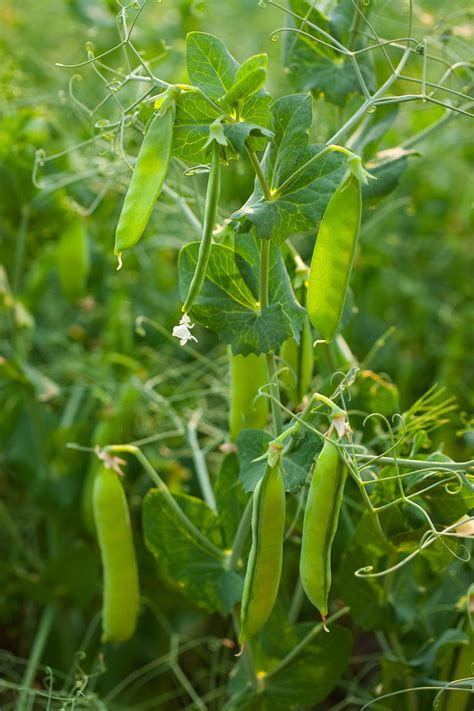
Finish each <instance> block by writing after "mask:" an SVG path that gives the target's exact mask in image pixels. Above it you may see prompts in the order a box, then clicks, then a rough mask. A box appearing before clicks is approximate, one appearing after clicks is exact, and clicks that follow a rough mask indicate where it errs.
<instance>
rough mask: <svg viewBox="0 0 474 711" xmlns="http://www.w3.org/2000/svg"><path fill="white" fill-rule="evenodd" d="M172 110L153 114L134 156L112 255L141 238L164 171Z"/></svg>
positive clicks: (173, 111)
mask: <svg viewBox="0 0 474 711" xmlns="http://www.w3.org/2000/svg"><path fill="white" fill-rule="evenodd" d="M174 117H175V109H174V104H171V105H170V106H169V108H167V109H166V110H165V111H163V112H158V113H156V114H155V115H154V116H153V118H152V120H151V123H150V126H149V128H148V131H147V132H146V135H145V138H144V139H143V143H142V145H141V148H140V151H139V153H138V157H137V162H136V164H135V170H134V171H133V174H132V178H131V180H130V185H129V186H128V190H127V193H126V195H125V199H124V201H123V206H122V212H121V213H120V217H119V221H118V225H117V230H116V233H115V247H114V252H115V254H117V255H119V256H120V254H121V253H122V251H123V250H124V249H128V248H129V247H133V245H135V244H136V243H137V242H138V241H139V239H140V238H141V236H142V234H143V232H144V231H145V227H146V226H147V224H148V221H149V219H150V217H151V213H152V212H153V208H154V206H155V203H156V200H157V198H158V195H159V194H160V192H161V188H162V187H163V183H164V181H165V178H166V174H167V172H168V167H169V163H170V158H171V145H172V141H173V126H174Z"/></svg>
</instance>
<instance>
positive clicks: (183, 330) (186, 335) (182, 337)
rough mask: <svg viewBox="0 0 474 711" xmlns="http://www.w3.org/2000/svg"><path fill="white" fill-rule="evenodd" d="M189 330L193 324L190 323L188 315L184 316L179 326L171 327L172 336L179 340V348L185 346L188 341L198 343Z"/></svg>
mask: <svg viewBox="0 0 474 711" xmlns="http://www.w3.org/2000/svg"><path fill="white" fill-rule="evenodd" d="M191 328H194V323H191V319H190V318H189V316H188V314H184V316H183V318H182V319H181V321H180V322H179V326H174V327H173V336H176V338H179V345H180V346H185V345H186V343H187V342H188V341H196V343H197V342H198V339H197V338H195V337H194V336H193V334H192V333H190V329H191Z"/></svg>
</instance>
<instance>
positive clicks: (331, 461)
mask: <svg viewBox="0 0 474 711" xmlns="http://www.w3.org/2000/svg"><path fill="white" fill-rule="evenodd" d="M346 474H347V471H346V467H345V465H344V463H343V461H342V459H341V457H340V456H339V452H338V449H337V446H336V445H335V444H334V442H332V441H331V440H327V441H326V442H325V444H324V447H323V449H322V450H321V453H320V454H319V456H318V459H317V461H316V465H315V468H314V473H313V479H312V481H311V485H310V488H309V492H308V499H307V501H306V508H305V513H304V521H303V538H302V542H301V557H300V576H301V582H302V584H303V589H304V591H305V593H306V595H307V596H308V598H309V600H310V601H311V602H312V603H313V605H314V606H315V607H316V608H317V609H318V610H319V612H320V613H321V617H322V619H323V622H325V621H326V616H327V614H328V595H329V589H330V587H331V547H332V543H333V540H334V536H335V534H336V529H337V523H338V520H339V511H340V509H341V503H342V495H343V492H344V483H345V480H346Z"/></svg>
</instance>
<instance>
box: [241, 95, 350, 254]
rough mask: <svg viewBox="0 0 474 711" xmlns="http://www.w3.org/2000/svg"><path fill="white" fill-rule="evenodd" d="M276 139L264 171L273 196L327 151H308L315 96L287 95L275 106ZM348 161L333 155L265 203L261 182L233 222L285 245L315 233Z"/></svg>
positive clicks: (313, 147)
mask: <svg viewBox="0 0 474 711" xmlns="http://www.w3.org/2000/svg"><path fill="white" fill-rule="evenodd" d="M272 111H273V117H274V137H273V139H272V141H271V142H270V143H269V144H268V146H267V148H266V150H265V154H264V157H263V161H262V170H263V174H264V176H265V179H266V181H267V183H268V186H269V188H270V191H271V192H275V191H276V190H277V188H278V187H280V186H281V185H282V184H283V183H284V181H285V180H286V179H287V178H289V177H290V176H291V175H292V174H293V173H294V171H295V169H296V168H297V167H298V166H300V165H303V164H304V163H306V162H307V161H308V160H309V159H310V158H311V157H312V156H313V155H315V154H317V153H319V152H320V151H321V150H322V148H323V147H324V146H322V145H317V144H315V145H311V146H308V145H307V144H308V131H309V129H310V126H311V122H312V107H311V97H310V96H309V95H303V94H293V95H290V96H284V97H283V98H281V99H279V100H278V101H276V102H275V103H274V104H273V108H272ZM344 170H345V168H344V159H343V158H342V157H341V156H340V155H339V154H335V153H331V154H329V155H328V156H324V157H323V158H321V160H318V161H316V162H315V163H313V164H312V165H310V166H309V167H308V168H307V169H306V170H305V171H304V172H303V174H302V175H300V176H299V177H298V178H297V179H296V180H295V181H294V182H293V183H291V184H290V185H289V186H288V188H287V189H285V190H284V192H283V193H282V194H281V195H280V196H278V197H276V198H275V199H272V200H265V198H264V196H263V193H262V190H261V187H260V184H259V182H258V180H256V181H255V187H254V191H253V193H252V195H251V196H250V198H249V199H248V200H247V202H246V203H245V205H244V206H243V207H242V208H240V210H238V211H237V212H235V213H234V214H233V215H232V217H233V219H235V220H237V221H239V222H240V225H241V229H242V230H243V231H246V230H248V228H249V223H251V224H253V225H255V228H256V234H257V237H261V238H264V239H270V238H271V239H273V240H274V241H275V242H276V243H277V244H279V245H280V244H283V242H284V241H285V240H286V238H287V237H288V236H289V235H291V234H293V233H295V232H298V231H302V230H309V229H312V228H313V229H314V227H315V226H316V224H317V222H318V221H319V220H320V219H321V218H322V216H323V214H324V210H325V209H326V205H327V203H328V202H329V199H330V197H331V195H332V194H333V192H334V191H335V189H336V187H337V186H338V185H339V183H340V181H341V178H342V175H343V172H344Z"/></svg>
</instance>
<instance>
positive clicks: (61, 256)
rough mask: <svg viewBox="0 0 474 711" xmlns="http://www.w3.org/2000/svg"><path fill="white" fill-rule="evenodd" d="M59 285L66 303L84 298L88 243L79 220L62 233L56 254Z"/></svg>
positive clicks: (87, 269) (87, 268)
mask: <svg viewBox="0 0 474 711" xmlns="http://www.w3.org/2000/svg"><path fill="white" fill-rule="evenodd" d="M56 263H57V267H58V274H59V283H60V284H61V290H62V292H63V294H64V296H65V297H66V299H68V301H72V302H74V301H77V300H78V299H80V298H81V297H82V296H84V294H85V291H86V286H87V277H88V276H89V268H90V259H89V242H88V237H87V232H86V229H85V227H84V224H83V222H82V221H81V220H79V219H78V220H75V221H74V222H72V223H71V224H70V225H69V226H68V227H67V229H66V230H65V231H64V232H63V233H62V235H61V238H60V240H59V243H58V247H57V252H56Z"/></svg>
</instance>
